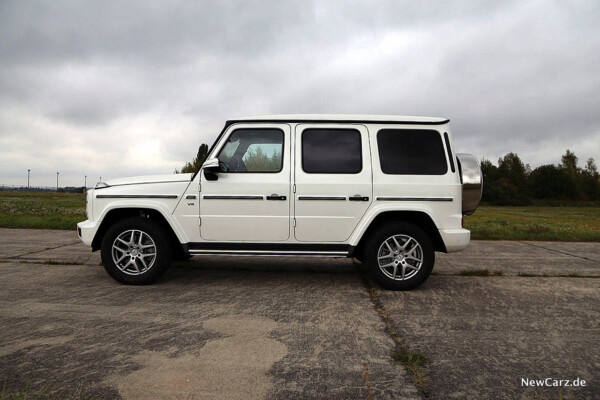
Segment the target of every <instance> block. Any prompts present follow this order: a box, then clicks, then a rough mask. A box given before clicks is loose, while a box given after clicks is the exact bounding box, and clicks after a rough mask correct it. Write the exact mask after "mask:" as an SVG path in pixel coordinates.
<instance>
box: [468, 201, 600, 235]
mask: <svg viewBox="0 0 600 400" xmlns="http://www.w3.org/2000/svg"><path fill="white" fill-rule="evenodd" d="M465 228H467V229H470V230H471V237H472V238H473V239H492V240H558V241H569V242H600V207H536V206H527V207H496V206H482V207H479V208H478V209H477V211H476V212H475V214H473V215H471V216H469V217H465Z"/></svg>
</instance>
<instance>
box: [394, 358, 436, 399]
mask: <svg viewBox="0 0 600 400" xmlns="http://www.w3.org/2000/svg"><path fill="white" fill-rule="evenodd" d="M392 360H394V361H396V362H397V363H399V364H401V365H403V366H404V367H405V368H406V369H408V370H409V371H410V372H411V373H412V375H413V378H414V379H415V383H416V384H417V387H418V388H419V389H420V390H421V391H422V392H424V393H428V390H429V388H428V387H427V384H428V381H429V378H428V377H427V369H426V368H427V363H428V362H429V361H428V360H427V357H425V356H424V355H422V354H420V353H413V352H410V351H408V350H407V349H406V348H404V347H400V348H399V349H398V350H396V351H394V352H393V353H392Z"/></svg>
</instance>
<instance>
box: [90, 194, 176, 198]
mask: <svg viewBox="0 0 600 400" xmlns="http://www.w3.org/2000/svg"><path fill="white" fill-rule="evenodd" d="M177 197H179V196H177V195H176V194H97V195H96V198H97V199H176V198H177Z"/></svg>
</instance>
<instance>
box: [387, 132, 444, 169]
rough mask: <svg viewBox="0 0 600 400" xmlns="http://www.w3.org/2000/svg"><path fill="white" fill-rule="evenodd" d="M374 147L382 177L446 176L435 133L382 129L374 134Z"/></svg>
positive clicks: (440, 140)
mask: <svg viewBox="0 0 600 400" xmlns="http://www.w3.org/2000/svg"><path fill="white" fill-rule="evenodd" d="M377 147H378V149H379V162H380V165H381V171H382V172H383V173H384V174H396V175H444V174H445V173H446V172H448V164H447V163H446V154H445V153H444V146H443V144H442V138H441V136H440V133H439V132H438V131H433V130H421V129H382V130H380V131H379V132H378V133H377Z"/></svg>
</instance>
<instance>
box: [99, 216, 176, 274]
mask: <svg viewBox="0 0 600 400" xmlns="http://www.w3.org/2000/svg"><path fill="white" fill-rule="evenodd" d="M171 254H172V249H171V245H170V242H169V237H168V235H167V234H166V233H165V231H164V229H163V227H162V226H160V225H159V224H158V223H157V222H155V221H152V220H150V219H147V218H142V217H132V218H127V219H124V220H122V221H119V222H117V223H116V224H114V225H113V226H112V227H110V228H109V229H108V231H107V232H106V234H105V235H104V239H103V240H102V249H101V256H102V264H103V265H104V269H106V272H108V274H109V275H110V276H111V277H113V278H114V279H115V280H117V281H119V282H121V283H125V284H129V285H147V284H150V283H153V282H155V281H156V280H157V279H158V278H160V277H161V276H162V275H163V274H164V273H165V272H166V270H167V269H168V268H169V264H170V263H171Z"/></svg>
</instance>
